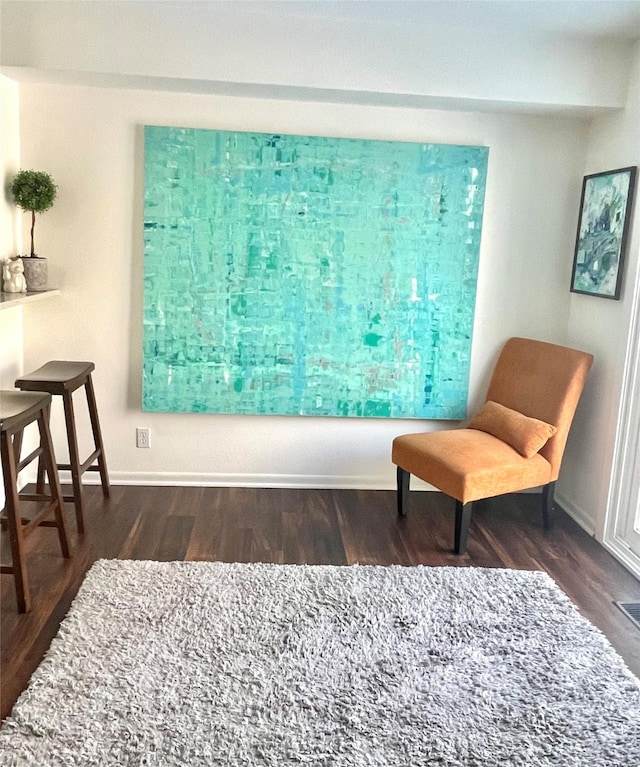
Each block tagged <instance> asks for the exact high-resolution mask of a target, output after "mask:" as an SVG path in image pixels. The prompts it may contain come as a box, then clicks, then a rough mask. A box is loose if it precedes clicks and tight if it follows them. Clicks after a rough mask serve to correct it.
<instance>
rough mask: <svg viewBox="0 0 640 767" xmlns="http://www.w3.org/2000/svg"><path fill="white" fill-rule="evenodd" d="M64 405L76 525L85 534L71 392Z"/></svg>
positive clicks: (68, 393)
mask: <svg viewBox="0 0 640 767" xmlns="http://www.w3.org/2000/svg"><path fill="white" fill-rule="evenodd" d="M62 402H63V404H64V422H65V425H66V427H67V442H68V444H69V467H70V469H71V483H72V485H73V502H74V505H75V509H76V525H77V527H78V532H79V533H84V509H83V503H82V482H81V472H80V455H79V453H78V436H77V434H76V419H75V415H74V413H73V398H72V395H71V393H70V392H68V391H66V392H65V393H64V394H63V395H62Z"/></svg>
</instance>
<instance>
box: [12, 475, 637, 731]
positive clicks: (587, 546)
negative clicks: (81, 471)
mask: <svg viewBox="0 0 640 767" xmlns="http://www.w3.org/2000/svg"><path fill="white" fill-rule="evenodd" d="M85 495H86V501H87V510H86V518H87V531H88V532H87V533H86V535H84V536H82V537H79V536H78V535H77V534H76V533H75V524H74V516H73V509H72V507H71V506H70V505H69V504H66V510H65V513H66V519H67V520H68V526H69V530H70V531H71V532H72V535H71V542H72V548H73V556H72V558H71V559H70V560H64V559H63V558H62V557H61V555H60V552H59V548H58V542H57V535H56V533H55V531H54V530H52V529H47V528H40V529H38V530H36V531H35V532H34V533H33V535H32V536H30V537H29V540H28V542H27V557H28V571H29V577H30V581H31V593H32V599H33V607H32V611H31V612H30V613H29V614H27V615H18V614H17V612H16V601H15V591H14V586H13V578H12V577H11V576H9V575H3V576H2V578H1V579H0V580H1V583H0V586H1V603H0V604H1V610H2V614H1V642H2V644H1V654H2V660H1V667H0V671H1V681H2V700H1V708H0V714H1V717H2V718H4V717H6V716H7V714H8V713H9V712H10V710H11V707H12V706H13V703H14V702H15V700H16V698H17V697H18V695H19V694H20V692H21V691H22V690H23V689H24V688H25V687H26V685H27V682H28V680H29V677H30V675H31V673H32V672H33V671H34V669H35V668H36V666H37V665H38V664H39V662H40V660H41V659H42V656H43V655H44V653H45V652H46V650H47V648H48V646H49V643H50V642H51V639H52V638H53V637H54V636H55V634H56V632H57V631H58V627H59V625H60V622H61V620H62V619H63V618H64V616H65V614H66V612H67V610H68V608H69V605H70V603H71V601H72V599H73V597H74V596H75V594H76V592H77V590H78V588H79V586H80V584H81V582H82V579H83V577H84V574H85V573H86V571H87V569H88V568H89V567H90V566H91V564H92V563H93V562H94V561H95V560H97V559H100V558H105V557H106V558H131V559H156V560H175V559H190V560H220V561H227V562H231V561H239V562H278V563H300V564H302V563H309V564H335V565H346V564H352V563H356V562H359V563H361V564H380V565H388V564H402V565H417V564H424V565H455V566H469V565H475V566H480V567H508V568H517V569H531V570H546V571H547V572H548V573H549V574H550V575H551V576H552V577H553V578H554V580H555V581H556V582H557V583H558V585H559V586H560V587H561V588H562V589H563V590H564V591H565V592H566V593H567V594H568V595H569V596H570V597H571V598H572V599H573V601H574V602H575V603H576V604H577V605H578V606H579V608H580V610H581V611H582V613H583V614H584V615H585V616H586V617H587V618H588V619H589V620H591V621H592V622H593V623H594V624H595V625H596V626H598V627H599V628H600V629H601V630H602V631H603V632H604V633H605V634H606V635H607V637H608V638H609V641H610V642H611V643H612V644H613V646H614V647H615V648H616V649H617V651H618V652H619V653H620V654H621V655H622V657H623V658H624V659H625V660H626V662H627V665H628V666H629V667H630V668H631V670H632V671H633V672H634V673H635V674H637V675H639V676H640V630H638V629H637V628H636V627H635V626H634V625H633V624H632V622H631V621H630V620H629V619H628V618H627V617H626V616H624V615H623V614H622V613H621V612H620V610H619V609H618V608H617V607H616V606H615V605H614V601H615V600H625V599H626V600H634V601H637V600H639V599H640V582H639V581H637V580H636V579H635V578H633V577H632V576H631V575H630V574H629V573H628V572H627V571H626V570H625V569H624V568H623V567H622V566H621V565H620V564H618V563H617V562H616V561H615V560H614V559H613V558H612V557H611V556H610V555H609V554H608V553H607V552H606V551H605V550H604V549H603V548H602V547H601V546H600V545H599V544H598V543H596V541H594V540H593V539H592V538H590V537H589V536H588V535H587V534H586V533H585V532H584V531H583V530H582V529H581V528H579V527H578V526H577V525H576V524H575V523H574V522H573V521H572V520H571V519H570V518H569V517H568V516H567V515H566V514H564V513H562V512H561V511H560V510H558V513H557V517H556V526H555V529H554V530H553V531H552V532H550V533H546V532H544V531H543V530H542V527H541V520H540V511H539V496H535V495H527V494H522V495H511V496H503V497H501V498H495V499H492V500H490V501H484V502H480V503H478V504H477V505H476V508H475V510H474V517H473V520H472V524H471V532H470V538H469V546H468V551H467V553H466V554H464V555H462V556H455V555H454V554H453V553H451V546H452V542H453V502H452V501H450V500H449V499H447V498H446V497H444V496H442V495H440V494H437V493H412V495H411V496H410V499H409V514H408V516H407V517H406V518H404V519H399V518H398V517H397V515H396V507H395V493H393V492H387V491H354V490H265V489H262V490H260V489H249V488H199V487H182V488H173V487H123V486H117V487H113V488H112V496H111V499H110V500H109V501H104V500H103V498H102V495H101V491H100V489H99V488H98V487H95V486H92V487H87V488H85ZM5 537H6V534H5V533H3V541H2V555H3V561H7V555H8V552H7V550H6V549H7V542H6V540H4V538H5Z"/></svg>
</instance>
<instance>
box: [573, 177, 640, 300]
mask: <svg viewBox="0 0 640 767" xmlns="http://www.w3.org/2000/svg"><path fill="white" fill-rule="evenodd" d="M636 172H637V166H631V167H628V168H618V169H616V170H608V171H603V172H601V173H592V174H590V175H588V176H585V177H584V179H583V182H582V196H581V199H580V215H579V218H578V230H577V232H576V245H575V251H574V256H573V270H572V273H571V292H572V293H584V294H585V295H589V296H599V297H600V298H611V299H613V300H616V301H617V300H619V298H620V291H621V288H622V274H623V267H624V258H625V251H626V246H627V239H628V236H629V226H630V223H631V208H632V205H633V195H634V190H635V182H636Z"/></svg>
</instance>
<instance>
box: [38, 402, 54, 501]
mask: <svg viewBox="0 0 640 767" xmlns="http://www.w3.org/2000/svg"><path fill="white" fill-rule="evenodd" d="M45 412H46V416H47V423H51V408H50V407H48V408H47V409H46V411H45ZM40 442H42V440H40ZM36 493H38V494H40V495H44V461H43V459H42V456H40V457H39V458H38V474H37V477H36Z"/></svg>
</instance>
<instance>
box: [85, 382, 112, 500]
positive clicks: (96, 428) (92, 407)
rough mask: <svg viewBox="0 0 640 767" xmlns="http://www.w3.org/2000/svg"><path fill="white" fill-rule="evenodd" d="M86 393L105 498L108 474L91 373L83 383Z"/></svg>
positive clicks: (107, 487)
mask: <svg viewBox="0 0 640 767" xmlns="http://www.w3.org/2000/svg"><path fill="white" fill-rule="evenodd" d="M85 392H86V395H87V407H88V408H89V418H90V419H91V429H92V431H93V441H94V443H95V446H96V449H97V450H99V451H100V452H99V453H98V470H99V472H100V481H101V482H102V494H103V495H104V497H105V498H108V497H109V474H108V472H107V460H106V458H105V455H104V445H103V444H102V432H101V431H100V420H99V419H98V407H97V405H96V395H95V392H94V390H93V381H92V380H91V375H89V377H88V378H87V383H86V385H85Z"/></svg>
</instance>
